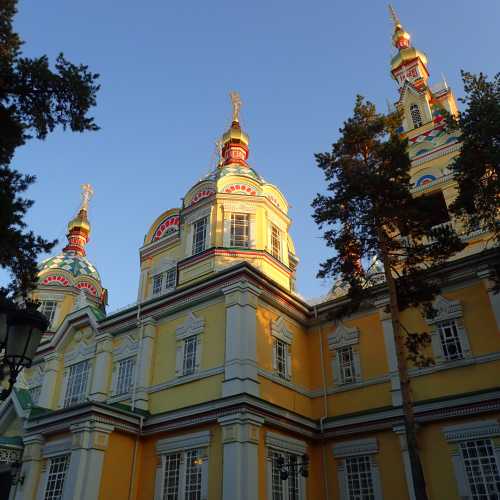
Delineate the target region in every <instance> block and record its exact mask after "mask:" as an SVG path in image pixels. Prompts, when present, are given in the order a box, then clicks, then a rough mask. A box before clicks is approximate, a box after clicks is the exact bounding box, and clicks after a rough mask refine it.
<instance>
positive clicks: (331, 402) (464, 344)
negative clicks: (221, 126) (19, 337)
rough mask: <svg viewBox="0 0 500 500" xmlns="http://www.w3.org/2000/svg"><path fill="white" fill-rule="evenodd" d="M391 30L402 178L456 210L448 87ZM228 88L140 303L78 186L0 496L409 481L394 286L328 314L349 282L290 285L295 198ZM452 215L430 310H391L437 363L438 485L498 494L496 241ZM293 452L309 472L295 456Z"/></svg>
mask: <svg viewBox="0 0 500 500" xmlns="http://www.w3.org/2000/svg"><path fill="white" fill-rule="evenodd" d="M393 42H394V46H395V49H396V54H395V56H394V57H393V58H392V60H391V74H392V76H393V77H394V80H395V82H396V83H397V85H398V89H399V98H398V101H397V103H396V106H397V107H398V108H399V109H401V110H402V112H403V115H404V121H403V129H402V130H401V133H402V134H404V135H405V136H406V137H408V140H409V154H410V158H411V160H412V172H411V173H412V180H413V183H414V194H415V196H421V197H422V202H423V203H430V204H433V206H434V207H435V210H434V214H435V219H436V220H435V224H436V225H440V224H457V223H456V222H455V221H453V220H452V219H451V218H450V216H449V214H448V210H447V207H448V206H449V205H450V203H451V201H452V200H453V198H454V196H455V193H456V188H455V184H454V181H453V178H452V176H451V173H450V170H449V165H450V162H451V161H452V160H453V158H454V156H455V155H457V154H458V152H459V149H460V144H459V142H458V139H457V137H455V136H453V135H449V134H448V133H447V132H446V130H445V127H444V121H443V109H445V110H446V111H448V112H451V113H454V112H455V111H456V109H457V108H456V103H455V98H454V95H453V92H452V90H451V89H450V88H449V87H448V86H447V84H446V83H437V84H434V85H430V84H429V71H428V66H427V57H426V56H425V54H424V53H423V52H421V51H420V50H418V49H417V48H415V47H413V46H412V45H411V43H410V35H409V34H408V32H406V31H405V30H404V28H403V26H402V24H401V22H400V21H399V19H398V18H397V17H396V16H395V15H394V34H393ZM231 99H232V104H233V115H232V121H231V125H230V127H229V129H228V130H227V131H226V132H225V133H224V134H223V136H222V138H221V141H220V143H219V151H220V155H219V160H218V162H217V165H215V168H214V170H213V171H212V172H211V173H210V174H209V175H207V176H206V177H204V178H202V179H201V180H200V181H199V182H197V183H196V184H195V185H194V186H193V187H192V188H191V189H190V190H189V191H188V193H186V195H185V196H184V198H183V203H182V206H180V207H175V208H170V209H168V210H166V211H165V212H164V213H162V214H160V215H159V216H158V218H157V219H156V220H155V221H154V222H153V224H152V225H151V227H150V228H149V230H148V232H147V234H146V237H145V239H144V244H143V246H142V247H141V248H140V250H139V253H140V266H141V273H140V282H139V286H138V300H137V303H136V304H134V305H133V306H130V307H127V308H125V309H123V310H121V311H119V312H116V313H113V314H106V311H105V305H106V297H107V292H106V289H105V288H104V287H103V284H102V283H101V279H100V276H99V274H98V272H97V270H96V268H95V267H94V266H93V264H91V263H90V262H89V261H88V260H87V258H86V257H85V245H86V244H87V242H88V239H89V235H90V222H89V219H88V203H89V200H90V197H91V194H92V190H91V188H90V186H88V185H86V186H84V195H83V202H82V206H81V208H80V210H79V211H78V213H77V215H76V217H75V218H73V219H72V220H71V221H70V223H69V225H68V245H67V246H66V247H65V248H64V250H63V251H62V253H61V254H60V255H57V256H55V257H52V258H50V259H48V260H46V261H45V262H43V263H42V264H41V266H40V277H39V284H38V287H37V289H36V291H35V292H34V296H35V297H36V298H37V299H39V300H40V301H41V302H42V311H43V312H44V313H45V314H46V315H47V316H48V318H49V319H50V320H51V326H50V327H49V331H47V332H46V333H45V334H44V339H43V342H42V344H41V346H40V348H39V351H38V354H37V357H36V359H35V361H34V363H33V366H32V368H30V369H29V370H26V371H25V372H24V377H23V380H20V381H19V383H18V386H17V388H16V389H15V390H14V392H13V393H12V395H11V396H10V397H9V398H8V399H7V400H6V401H5V402H4V403H3V405H2V406H1V407H0V435H1V437H0V496H1V497H2V498H10V499H16V500H21V499H22V500H39V499H64V500H70V499H88V500H93V499H97V498H100V499H109V498H116V499H135V500H150V499H158V500H160V499H161V500H167V499H169V500H170V499H198V500H216V499H221V498H223V499H224V500H257V499H269V500H292V499H293V500H299V499H300V500H304V499H306V498H309V499H315V500H316V499H325V500H326V499H327V498H328V499H341V500H344V499H352V498H363V499H376V500H379V499H382V498H385V499H396V498H397V499H406V498H408V499H410V498H412V496H411V493H410V491H411V490H412V488H411V484H412V481H413V478H412V475H411V469H410V467H409V460H408V453H407V449H406V438H405V434H404V427H403V420H402V409H401V391H400V382H399V378H398V371H397V366H396V356H395V345H394V338H393V333H392V327H391V321H390V317H388V315H387V314H386V312H385V305H386V304H387V292H386V290H385V288H384V286H383V285H380V286H378V287H374V290H373V300H372V301H371V303H370V304H367V305H366V307H365V308H364V309H363V310H361V311H360V312H358V313H357V314H355V315H353V316H352V317H349V318H346V319H345V320H344V321H343V322H341V323H334V322H332V320H331V319H330V318H331V317H332V314H331V313H332V312H333V311H334V310H335V309H336V308H337V307H338V306H339V305H340V304H342V302H343V301H344V300H345V298H344V297H343V296H342V291H341V290H336V291H335V292H334V293H331V294H330V295H328V296H327V297H325V298H324V300H323V301H321V302H319V303H317V304H310V303H308V302H306V301H304V300H303V299H302V298H301V297H300V296H299V295H298V294H297V293H296V291H295V284H294V282H295V271H296V268H297V265H298V263H299V259H298V257H297V255H296V253H295V248H294V245H293V242H292V239H291V238H290V236H289V229H290V225H291V219H290V216H289V214H288V202H287V200H286V198H285V197H284V196H283V194H282V193H281V192H280V190H279V189H278V188H277V187H276V186H274V185H272V184H269V183H268V182H266V181H265V180H264V179H263V178H262V177H261V175H260V174H259V173H258V172H257V170H256V169H254V168H253V167H251V166H250V164H249V163H248V158H249V152H250V148H249V144H250V143H249V138H248V136H247V134H246V133H245V131H243V130H242V128H241V126H240V122H239V111H240V106H241V100H240V98H239V96H238V95H237V94H236V93H232V94H231ZM457 229H458V231H459V232H461V233H462V237H463V238H464V240H465V241H467V243H468V245H467V247H466V248H465V250H463V251H462V252H461V253H460V254H459V255H456V256H455V257H454V258H453V260H452V261H451V262H449V263H448V265H447V267H446V269H445V270H444V271H443V272H445V273H446V286H445V288H444V289H443V292H442V295H441V296H439V297H438V299H437V300H436V309H437V310H438V315H437V316H436V317H435V318H433V319H432V320H431V319H428V318H424V317H422V316H421V314H420V313H419V312H418V311H416V310H409V311H406V312H405V313H404V317H403V320H404V322H405V325H407V328H409V329H412V330H414V331H422V330H423V329H427V330H430V331H431V334H432V345H431V346H430V347H429V352H428V354H429V355H431V356H433V357H434V359H435V364H434V365H433V366H431V367H428V368H422V369H419V368H416V367H413V368H411V369H410V375H411V379H412V388H413V397H414V400H415V403H416V406H415V413H416V419H417V421H418V423H419V431H418V432H419V443H420V446H421V450H420V453H421V457H422V462H423V467H424V472H425V477H426V481H427V487H428V490H429V497H430V498H435V499H445V498H446V499H450V500H451V499H479V498H498V495H500V480H499V464H500V422H499V417H500V402H499V401H500V388H499V386H498V373H499V371H500V296H499V295H493V294H492V293H491V291H490V287H489V269H491V266H492V265H493V264H494V262H495V260H494V259H495V249H491V250H487V249H486V250H485V248H486V244H487V241H488V234H485V233H483V232H481V231H477V232H476V233H473V234H465V233H464V231H463V229H462V228H460V227H458V228H457ZM496 255H497V256H498V254H496ZM303 454H307V455H308V457H309V477H308V478H305V477H303V475H301V474H299V471H298V469H299V468H298V467H294V464H297V463H299V462H300V461H301V460H302V456H303ZM278 459H282V462H283V461H284V463H286V464H288V465H290V468H289V474H288V475H287V477H283V476H282V475H280V470H279V467H278V464H279V463H280V462H279V460H278ZM282 462H281V463H282ZM12 471H16V472H15V474H14V475H12ZM285 476H286V475H285ZM487 495H490V496H487ZM495 495H497V496H495Z"/></svg>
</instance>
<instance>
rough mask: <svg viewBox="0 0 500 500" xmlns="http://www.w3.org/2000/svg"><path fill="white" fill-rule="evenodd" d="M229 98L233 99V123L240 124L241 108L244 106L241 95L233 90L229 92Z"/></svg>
mask: <svg viewBox="0 0 500 500" xmlns="http://www.w3.org/2000/svg"><path fill="white" fill-rule="evenodd" d="M229 97H230V98H231V105H232V106H233V122H239V121H240V108H241V104H242V101H241V97H240V94H239V93H238V92H235V91H234V90H233V91H231V92H229Z"/></svg>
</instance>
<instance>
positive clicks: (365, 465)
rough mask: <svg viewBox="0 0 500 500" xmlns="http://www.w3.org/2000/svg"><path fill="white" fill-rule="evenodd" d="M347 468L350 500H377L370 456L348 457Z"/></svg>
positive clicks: (346, 460)
mask: <svg viewBox="0 0 500 500" xmlns="http://www.w3.org/2000/svg"><path fill="white" fill-rule="evenodd" d="M345 467H346V479H347V481H346V482H347V493H348V498H349V500H358V499H363V500H375V490H374V488H373V477H372V462H371V458H370V456H369V455H363V456H356V457H347V458H346V459H345Z"/></svg>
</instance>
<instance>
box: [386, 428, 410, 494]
mask: <svg viewBox="0 0 500 500" xmlns="http://www.w3.org/2000/svg"><path fill="white" fill-rule="evenodd" d="M392 430H393V431H394V432H395V433H396V434H397V435H398V437H399V445H400V447H401V456H402V458H403V465H404V468H405V478H406V487H407V489H408V497H409V499H410V500H416V499H415V486H414V481H413V473H412V470H411V462H410V454H409V453H408V441H407V439H406V429H405V427H404V425H398V426H396V427H393V428H392Z"/></svg>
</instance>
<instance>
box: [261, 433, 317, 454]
mask: <svg viewBox="0 0 500 500" xmlns="http://www.w3.org/2000/svg"><path fill="white" fill-rule="evenodd" d="M265 443H266V447H267V448H273V449H274V450H279V451H285V452H289V453H295V454H297V455H303V454H304V453H306V452H307V443H306V442H305V441H301V440H299V439H295V438H292V437H290V436H285V435H284V434H277V433H276V432H269V431H268V432H266V437H265Z"/></svg>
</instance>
